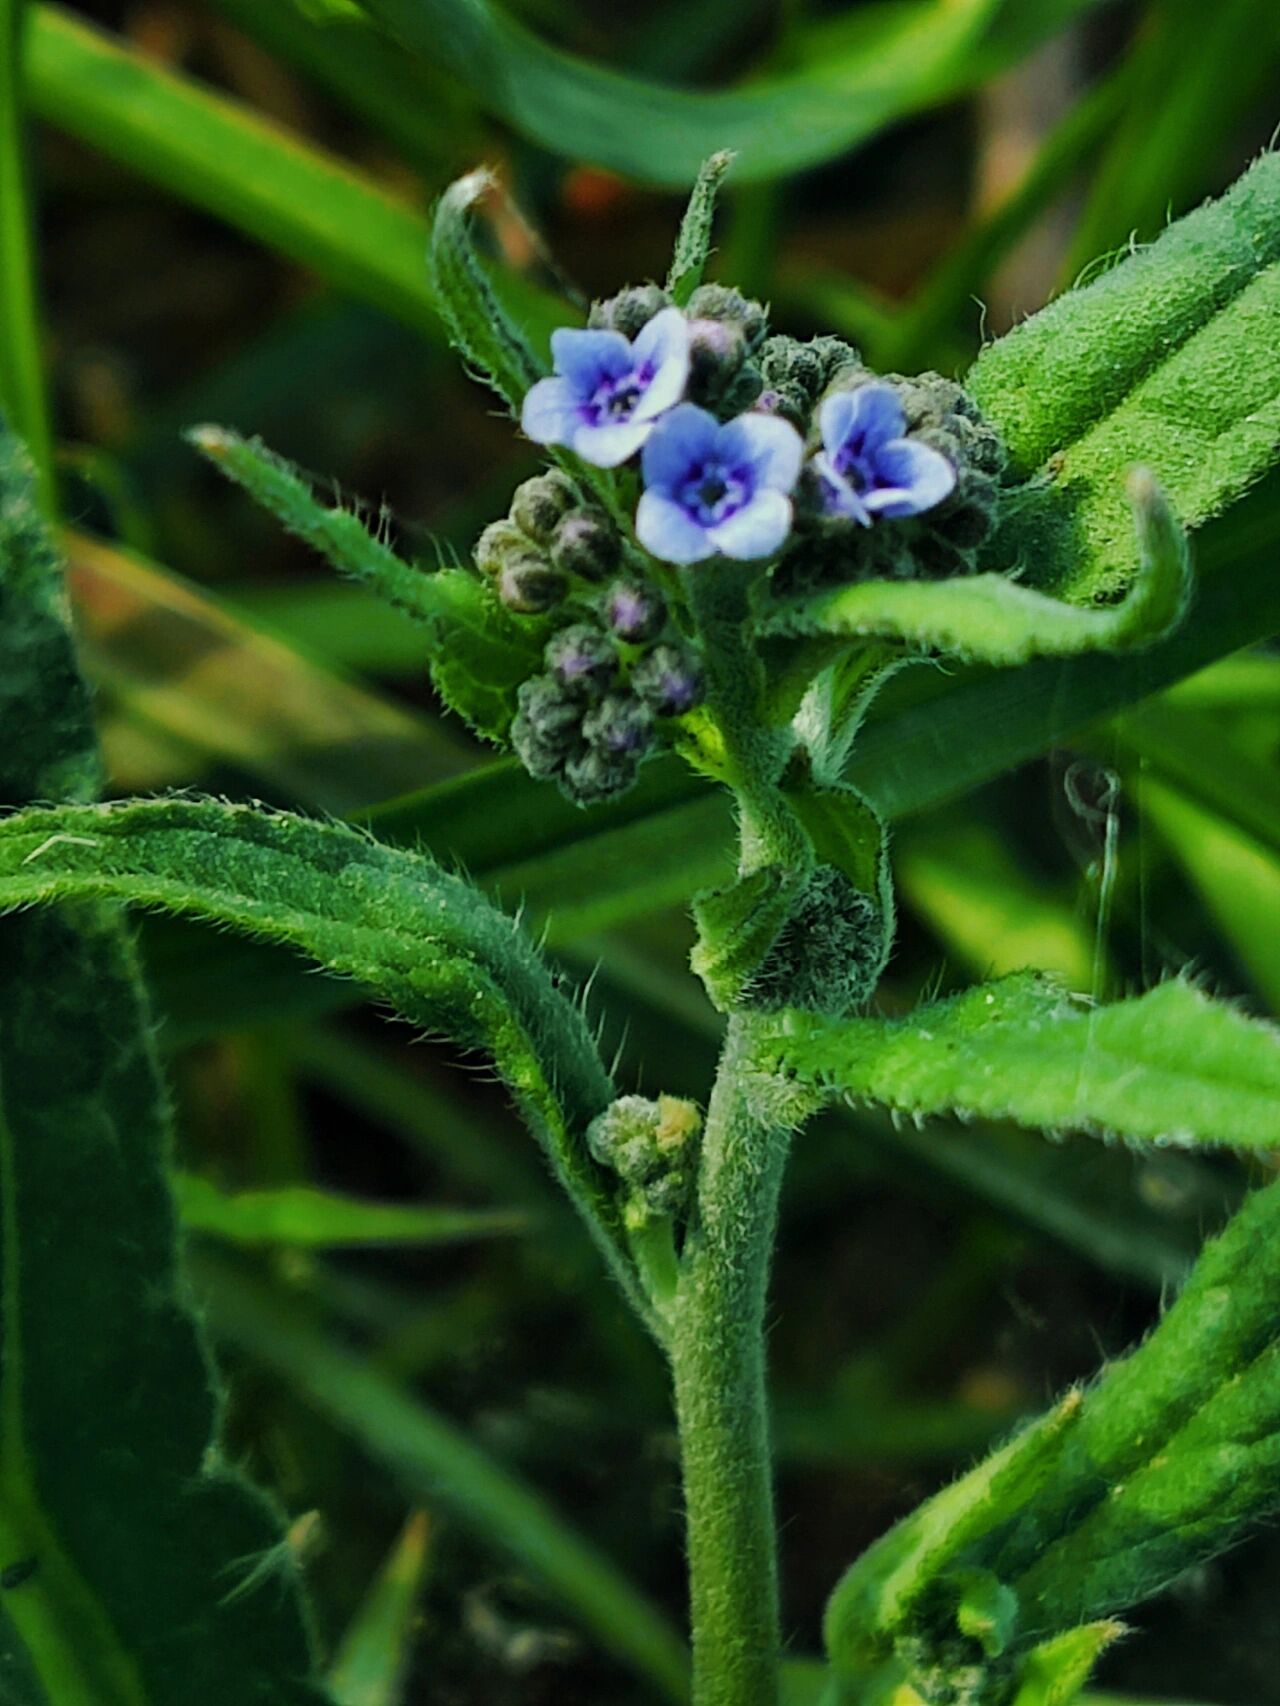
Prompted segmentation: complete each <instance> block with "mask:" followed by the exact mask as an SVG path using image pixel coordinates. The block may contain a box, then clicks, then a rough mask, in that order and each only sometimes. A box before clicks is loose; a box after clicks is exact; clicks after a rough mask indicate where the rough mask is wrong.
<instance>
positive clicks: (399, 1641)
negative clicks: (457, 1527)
mask: <svg viewBox="0 0 1280 1706" xmlns="http://www.w3.org/2000/svg"><path fill="white" fill-rule="evenodd" d="M430 1543H431V1523H430V1520H429V1518H428V1516H427V1514H426V1512H425V1511H415V1512H414V1513H413V1515H412V1516H411V1517H410V1518H409V1520H408V1522H406V1523H405V1525H404V1530H403V1532H402V1533H401V1535H400V1538H399V1539H398V1540H397V1541H396V1543H395V1545H394V1546H393V1547H392V1549H391V1552H390V1553H389V1555H388V1557H387V1561H386V1563H385V1564H384V1565H383V1566H382V1569H381V1570H380V1571H379V1572H378V1575H377V1577H376V1578H375V1580H374V1581H373V1583H372V1585H371V1586H370V1588H369V1591H368V1593H367V1594H366V1595H365V1598H364V1600H363V1602H362V1603H361V1606H360V1609H359V1610H358V1611H357V1612H356V1614H355V1616H354V1618H352V1620H351V1622H350V1624H349V1625H348V1626H347V1629H346V1631H345V1633H344V1634H343V1637H342V1643H341V1645H340V1646H339V1648H338V1651H337V1654H336V1655H335V1657H334V1661H333V1664H332V1665H331V1666H330V1669H329V1687H330V1689H331V1690H332V1693H333V1698H334V1700H335V1702H336V1706H401V1703H402V1701H403V1699H404V1685H405V1681H406V1678H407V1676H408V1670H409V1664H410V1661H411V1659H412V1653H413V1641H414V1635H415V1633H416V1625H417V1618H418V1601H419V1598H420V1597H421V1594H422V1588H423V1584H424V1583H425V1581H426V1577H427V1568H428V1565H429V1564H430V1561H431V1545H430Z"/></svg>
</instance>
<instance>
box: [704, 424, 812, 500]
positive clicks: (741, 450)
mask: <svg viewBox="0 0 1280 1706" xmlns="http://www.w3.org/2000/svg"><path fill="white" fill-rule="evenodd" d="M720 451H721V454H722V455H726V456H727V459H728V460H729V461H730V462H734V463H740V464H745V465H746V466H747V467H749V468H750V469H751V472H752V474H753V475H754V476H755V483H756V486H757V487H772V489H773V490H774V491H776V492H789V491H790V490H791V488H792V486H794V485H795V483H796V481H797V479H798V478H799V477H800V462H801V459H802V458H803V456H804V443H803V441H802V439H801V437H800V434H799V433H798V432H797V431H796V429H795V428H794V427H793V426H792V425H791V423H790V421H784V420H782V419H780V418H779V417H778V416H777V415H757V414H746V415H739V416H738V417H737V419H736V420H732V421H730V422H729V424H728V425H727V426H725V427H722V428H721V431H720Z"/></svg>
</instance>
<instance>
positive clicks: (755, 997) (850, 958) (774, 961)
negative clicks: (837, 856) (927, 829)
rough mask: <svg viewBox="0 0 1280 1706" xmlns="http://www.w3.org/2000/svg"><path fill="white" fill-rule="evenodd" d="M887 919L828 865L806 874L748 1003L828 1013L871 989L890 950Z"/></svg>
mask: <svg viewBox="0 0 1280 1706" xmlns="http://www.w3.org/2000/svg"><path fill="white" fill-rule="evenodd" d="M889 931H890V924H889V920H887V919H886V918H885V915H884V913H883V911H882V910H881V908H880V906H879V905H878V904H877V902H876V901H874V900H873V899H872V898H871V896H870V895H867V894H863V893H862V892H861V891H860V890H859V889H856V888H855V887H854V886H853V884H852V883H851V882H850V881H849V879H848V877H846V876H845V874H844V872H843V871H839V870H837V869H836V867H835V866H834V865H819V866H818V867H817V869H816V870H815V871H814V872H813V873H812V874H811V875H810V877H809V878H808V881H807V882H806V884H805V886H804V890H803V892H802V893H801V895H800V897H799V899H798V900H797V901H796V902H795V904H794V905H793V907H792V909H791V912H790V916H789V917H788V919H787V921H786V923H785V924H784V925H783V927H782V929H781V931H780V932H779V934H778V937H777V940H776V941H775V942H774V944H773V947H772V948H771V949H770V951H769V953H768V954H767V956H766V957H765V959H764V960H763V962H762V963H761V965H760V969H759V971H758V972H757V973H756V976H755V978H754V980H753V982H752V985H751V989H750V992H749V996H748V1003H747V1004H748V1005H750V1006H752V1007H757V1008H761V1009H763V1010H764V1011H765V1012H773V1011H775V1010H776V1009H778V1008H781V1007H803V1008H807V1009H809V1010H810V1011H812V1012H818V1013H826V1014H829V1015H831V1016H832V1017H833V1018H838V1017H843V1016H844V1015H846V1014H848V1013H853V1012H856V1011H857V1009H858V1008H859V1007H863V1006H865V1005H866V1003H867V1002H868V1001H870V999H871V997H872V996H873V995H874V994H875V991H876V986H877V984H878V983H879V981H880V975H881V973H882V972H883V970H884V966H885V961H886V960H887V958H888V955H889V946H890V936H889Z"/></svg>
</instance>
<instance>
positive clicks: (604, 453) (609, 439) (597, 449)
mask: <svg viewBox="0 0 1280 1706" xmlns="http://www.w3.org/2000/svg"><path fill="white" fill-rule="evenodd" d="M652 431H653V422H652V421H615V422H613V423H611V424H610V425H609V426H591V425H590V424H589V423H588V422H586V421H583V422H581V423H579V425H578V426H577V427H576V428H575V430H574V434H573V437H572V439H571V440H570V443H571V444H572V445H573V448H574V450H576V451H577V453H578V455H579V456H581V458H582V460H583V461H584V462H594V463H595V465H596V467H597V468H616V467H617V466H618V464H619V463H620V462H625V461H626V460H627V458H628V457H629V456H634V455H635V453H636V451H637V450H639V448H640V446H641V445H642V444H643V443H644V441H645V439H647V438H648V436H649V434H650V433H651V432H652Z"/></svg>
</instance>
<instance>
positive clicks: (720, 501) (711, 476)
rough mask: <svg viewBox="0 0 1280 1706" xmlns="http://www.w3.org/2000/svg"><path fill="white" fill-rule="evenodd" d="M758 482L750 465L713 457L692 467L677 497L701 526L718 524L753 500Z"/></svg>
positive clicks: (683, 507)
mask: <svg viewBox="0 0 1280 1706" xmlns="http://www.w3.org/2000/svg"><path fill="white" fill-rule="evenodd" d="M754 485H755V483H754V481H753V480H752V479H751V475H750V471H749V470H748V469H746V468H735V467H732V466H730V465H729V464H727V463H725V462H720V461H718V460H709V461H706V462H700V463H695V465H694V466H693V467H692V468H691V469H690V471H689V474H688V477H687V478H686V479H685V480H684V481H683V482H682V484H681V486H680V488H679V491H678V493H677V496H676V501H677V502H678V503H679V504H680V506H681V508H682V509H683V510H684V511H685V513H686V514H687V515H689V516H690V517H691V518H692V519H693V520H694V521H696V522H697V524H698V526H699V527H715V526H716V525H717V523H719V522H722V521H728V519H729V517H730V516H731V515H736V514H737V513H738V511H739V510H740V509H741V508H742V507H743V506H744V505H745V504H748V503H750V501H751V497H752V494H753V492H754Z"/></svg>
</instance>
